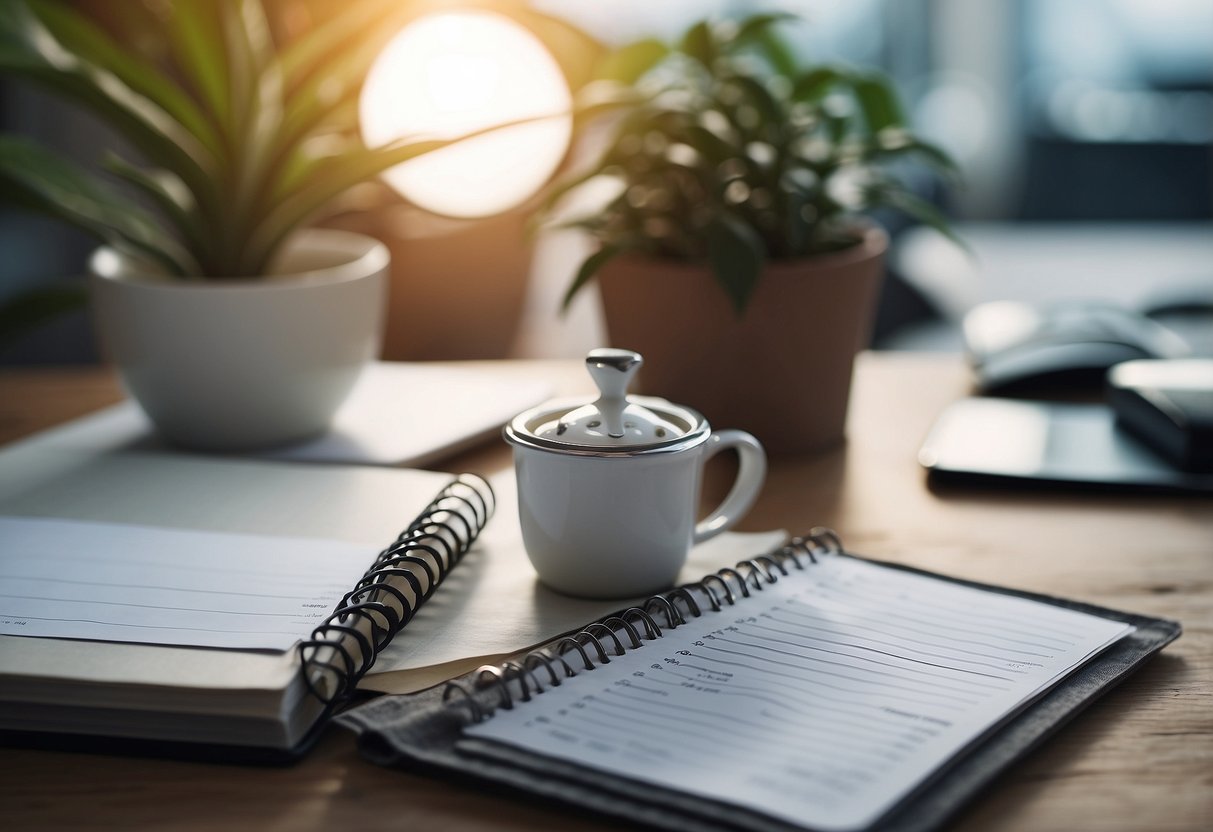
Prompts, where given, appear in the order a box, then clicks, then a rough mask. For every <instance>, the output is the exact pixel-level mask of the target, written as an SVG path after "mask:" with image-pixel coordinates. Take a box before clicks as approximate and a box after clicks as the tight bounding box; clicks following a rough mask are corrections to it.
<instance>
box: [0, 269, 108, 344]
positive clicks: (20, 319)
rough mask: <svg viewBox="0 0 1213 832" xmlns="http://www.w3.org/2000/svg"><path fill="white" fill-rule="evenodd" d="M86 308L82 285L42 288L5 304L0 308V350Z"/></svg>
mask: <svg viewBox="0 0 1213 832" xmlns="http://www.w3.org/2000/svg"><path fill="white" fill-rule="evenodd" d="M87 304H88V289H87V287H85V286H84V284H83V283H72V284H64V285H59V286H42V287H39V288H37V289H31V290H29V291H28V292H22V293H20V294H19V295H17V296H16V297H13V298H10V299H8V300H6V301H5V302H4V303H2V304H0V350H3V349H4V348H6V347H8V346H11V345H12V344H13V343H14V342H15V341H16V340H17V339H18V338H20V337H21V336H22V335H24V334H26V333H27V332H33V331H34V330H35V329H37V328H38V327H40V326H42V325H43V324H46V323H49V322H51V321H53V320H55V319H56V318H58V317H60V316H61V315H64V314H66V313H68V312H74V311H75V310H77V309H82V308H84V307H85V306H86V305H87Z"/></svg>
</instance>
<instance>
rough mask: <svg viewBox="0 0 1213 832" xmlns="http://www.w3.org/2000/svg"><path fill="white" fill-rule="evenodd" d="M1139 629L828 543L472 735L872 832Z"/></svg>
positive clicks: (795, 818)
mask: <svg viewBox="0 0 1213 832" xmlns="http://www.w3.org/2000/svg"><path fill="white" fill-rule="evenodd" d="M1131 630H1132V627H1130V626H1128V625H1124V624H1121V623H1119V622H1114V621H1109V620H1106V619H1103V618H1099V617H1096V616H1091V615H1087V614H1085V613H1079V612H1074V611H1071V610H1066V609H1062V608H1060V607H1055V606H1051V605H1048V604H1042V603H1038V602H1035V601H1031V600H1027V599H1022V598H1014V597H1010V596H1006V595H1001V594H997V593H991V592H986V591H983V590H979V589H973V588H969V587H964V586H960V585H958V584H953V583H950V582H946V581H941V580H938V579H935V578H931V577H927V576H922V575H915V574H911V573H907V572H902V571H900V570H894V569H888V568H884V567H880V566H878V565H875V564H871V563H867V562H864V561H860V560H855V559H851V558H844V557H834V556H828V557H824V558H821V559H819V562H818V563H817V564H815V565H807V566H806V567H805V570H804V571H803V572H800V571H796V570H790V574H789V575H788V576H787V577H784V578H781V579H780V580H779V582H778V583H776V584H773V585H767V586H766V587H765V588H764V589H763V590H762V591H761V592H752V594H751V597H749V598H740V599H738V601H737V604H736V605H735V606H731V607H730V606H725V607H724V609H723V610H722V611H721V612H712V611H710V610H708V611H706V612H704V614H703V615H702V616H701V617H699V618H691V619H689V621H688V623H687V624H685V625H682V626H679V627H677V628H676V629H665V630H664V636H663V637H662V638H659V639H655V640H652V641H645V642H643V644H642V646H641V647H639V648H636V649H634V650H632V651H630V652H629V653H628V654H627V655H626V656H620V657H612V658H611V661H610V663H609V664H604V665H599V666H598V667H596V668H595V669H594V670H593V671H583V672H580V673H579V674H578V675H577V677H575V678H572V679H569V680H567V681H565V682H564V683H563V684H561V685H560V686H559V687H548V688H546V689H545V691H544V692H543V693H542V694H541V695H538V696H536V697H534V698H533V699H532V700H531V701H530V702H526V703H518V704H517V705H516V706H515V707H514V708H512V709H498V710H497V711H496V712H495V714H494V715H493V717H492V718H491V719H488V720H486V721H484V722H482V723H479V724H476V725H473V726H470V727H469V728H468V729H466V733H467V734H468V735H470V736H473V737H480V738H485V739H490V740H494V741H497V742H501V743H506V744H509V745H512V746H518V747H521V748H525V749H528V750H530V751H534V752H538V753H540V754H544V755H549V756H552V757H557V758H561V759H564V760H569V761H573V762H576V763H580V764H582V765H585V766H588V767H591V768H598V769H605V770H609V771H611V772H614V773H616V774H619V775H622V776H625V777H633V778H636V779H639V780H643V781H646V782H650V783H654V784H657V785H661V786H666V787H668V788H670V789H676V790H681V791H684V792H688V793H691V794H697V795H701V796H703V797H705V798H710V799H712V800H720V801H724V802H727V803H733V804H737V805H740V806H743V807H746V808H748V809H752V810H754V811H756V812H761V813H764V814H767V815H770V816H772V817H775V818H779V819H782V820H787V821H790V822H793V823H797V824H801V825H803V826H807V827H813V828H817V829H822V830H855V829H862V828H864V827H866V826H868V825H870V824H872V823H873V822H875V821H876V820H877V819H878V818H879V817H880V816H882V815H883V814H885V813H886V812H887V811H888V810H889V809H891V808H892V807H893V806H894V805H895V804H896V803H897V802H898V801H899V800H900V799H901V798H903V797H905V796H906V795H907V794H908V793H909V792H910V791H911V790H912V789H913V788H914V787H915V786H916V785H917V784H918V783H920V782H921V781H922V780H923V779H924V778H926V777H927V776H928V775H929V774H931V773H932V772H933V771H935V770H936V769H938V768H939V767H940V766H942V765H943V764H944V763H945V762H946V761H948V760H949V759H950V758H952V757H953V756H955V755H956V754H957V753H958V752H960V751H961V750H962V749H964V748H965V747H966V746H968V745H969V744H970V743H972V742H974V741H975V740H976V739H977V738H978V737H979V736H981V735H982V734H983V733H984V732H985V731H986V730H987V729H989V728H990V727H991V726H992V725H994V724H997V723H999V722H1000V721H1001V720H1003V719H1004V718H1006V717H1007V716H1008V715H1010V714H1012V713H1013V712H1014V711H1015V710H1016V709H1017V708H1019V707H1020V706H1022V705H1024V704H1025V703H1027V702H1029V701H1030V700H1032V699H1033V698H1034V697H1035V696H1037V695H1038V694H1040V693H1042V692H1043V691H1044V690H1046V689H1047V688H1049V687H1050V686H1051V685H1053V684H1054V683H1055V682H1057V681H1058V680H1059V679H1061V678H1062V677H1063V676H1065V675H1066V674H1067V673H1068V672H1069V671H1071V670H1073V669H1074V668H1075V667H1077V666H1079V665H1081V664H1082V663H1083V662H1085V661H1086V660H1087V659H1089V658H1091V657H1092V656H1093V655H1095V654H1096V653H1098V652H1099V651H1101V650H1102V649H1104V648H1105V647H1107V646H1108V645H1109V644H1111V643H1112V642H1114V641H1115V640H1117V639H1118V638H1120V637H1122V636H1124V635H1126V634H1127V633H1129V632H1130V631H1131Z"/></svg>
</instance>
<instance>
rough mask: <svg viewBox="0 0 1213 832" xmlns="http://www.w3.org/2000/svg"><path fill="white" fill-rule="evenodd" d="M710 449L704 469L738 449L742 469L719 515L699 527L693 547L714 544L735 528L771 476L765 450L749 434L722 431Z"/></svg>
mask: <svg viewBox="0 0 1213 832" xmlns="http://www.w3.org/2000/svg"><path fill="white" fill-rule="evenodd" d="M707 445H708V447H707V448H706V449H705V451H704V455H703V459H702V460H700V463H699V464H700V465H703V464H704V463H706V462H707V461H708V460H709V459H711V458H712V457H714V456H716V454H718V453H720V452H721V451H724V450H728V449H729V448H736V449H737V455H738V457H739V458H740V460H741V468H740V470H739V471H738V472H737V480H736V482H734V483H733V487H732V488H731V489H729V496H727V497H725V498H724V502H723V503H721V504H720V505H719V506H718V507H717V509H716V510H715V511H713V512H712V513H711V514H709V515H708V516H707V517H706V518H704V519H703V520H701V521H700V522H699V523H697V524H696V525H695V535H694V537H692V538H691V544H692V545H694V544H696V543H702V542H704V541H705V540H710V539H712V538H713V537H715V536H716V535H718V534H720V533H721V532H723V531H726V530H728V529H731V528H733V526H735V525H736V524H737V521H738V520H740V519H741V518H742V517H743V516H745V513H746V512H747V511H749V510H750V506H752V505H754V500H756V499H757V498H758V492H759V491H760V490H761V489H762V481H763V480H764V479H765V478H766V475H767V455H766V452H765V451H763V450H762V445H760V444H759V443H758V440H757V439H755V438H754V437H753V436H751V435H750V434H748V433H746V432H745V431H743V430H718V431H716V432H715V433H713V434H712V435H711V436H710V437H708V441H707Z"/></svg>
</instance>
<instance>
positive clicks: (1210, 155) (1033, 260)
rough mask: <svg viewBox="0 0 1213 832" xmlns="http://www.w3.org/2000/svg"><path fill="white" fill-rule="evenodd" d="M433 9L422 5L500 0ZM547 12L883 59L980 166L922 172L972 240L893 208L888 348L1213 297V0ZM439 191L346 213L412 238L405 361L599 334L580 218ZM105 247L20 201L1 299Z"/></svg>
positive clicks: (535, 352) (634, 3)
mask: <svg viewBox="0 0 1213 832" xmlns="http://www.w3.org/2000/svg"><path fill="white" fill-rule="evenodd" d="M74 5H77V6H79V7H82V8H84V9H86V10H88V11H90V12H92V13H93V14H95V15H96V16H97V17H98V18H99V19H101V20H103V21H105V20H106V18H107V16H111V17H112V11H113V9H114V5H113V4H110V3H106V2H101V1H100V0H95V2H78V3H74ZM119 5H120V4H119ZM413 5H416V6H418V13H419V14H421V13H423V12H425V11H426V10H428V9H429V8H445V9H449V8H451V7H460V6H468V5H473V6H489V7H492V5H493V4H491V3H472V4H467V3H464V4H459V3H451V2H439V3H429V4H424V3H422V4H418V3H414V4H413ZM506 5H509V6H511V7H517V6H519V5H521V4H516V3H511V4H506ZM531 5H533V6H534V7H535V8H537V9H539V10H541V11H544V12H546V13H548V14H551V15H555V16H558V17H563V18H565V19H567V20H568V21H569V22H571V23H573V24H575V25H576V26H579V27H581V28H582V29H584V31H586V32H588V33H591V34H592V35H593V36H594V37H595V38H598V39H601V40H602V41H603V42H604V43H605V44H606V45H608V46H610V45H617V44H622V43H626V42H629V41H631V40H635V39H637V38H641V37H645V36H650V35H655V36H658V37H662V38H672V37H674V36H676V35H677V34H679V33H680V32H681V31H682V30H684V29H685V28H686V26H687V25H688V24H689V23H690V22H692V21H693V20H695V19H697V18H699V17H702V16H704V15H708V14H714V15H720V16H722V17H728V16H741V15H745V14H750V13H753V12H755V11H757V10H763V9H780V10H789V11H793V12H796V13H798V14H800V15H802V16H803V21H802V22H797V23H794V24H791V25H789V27H788V28H787V34H788V40H789V42H790V43H791V44H792V45H793V46H794V48H795V51H796V53H797V54H798V56H800V57H802V58H804V59H806V60H818V59H831V60H840V61H844V62H848V63H854V64H856V65H862V66H875V67H880V68H882V69H883V70H884V71H886V72H887V73H888V74H889V75H890V76H891V77H892V78H893V79H894V80H895V82H896V84H897V86H898V88H899V90H900V92H901V94H902V96H903V98H904V101H905V102H906V104H907V108H908V110H909V113H910V115H911V119H912V122H913V124H914V126H915V128H916V129H917V131H918V132H919V133H921V134H922V135H923V136H924V137H925V138H927V139H929V140H931V141H933V142H935V143H937V144H938V145H940V146H942V147H943V148H945V149H947V150H948V151H949V152H950V153H951V154H952V155H953V156H954V158H955V159H956V160H957V161H958V163H959V164H960V166H961V168H962V169H963V172H964V183H963V185H962V186H960V187H955V188H951V189H947V190H944V189H941V188H940V186H938V185H937V184H936V183H934V182H933V181H927V180H924V181H923V182H922V183H921V186H920V190H921V193H922V195H923V196H925V197H927V198H929V199H931V200H933V201H934V202H936V203H937V204H938V205H939V206H940V207H941V208H942V209H943V210H944V211H945V212H946V213H947V214H948V215H949V216H950V217H952V218H953V221H954V222H955V223H956V230H957V233H958V234H959V236H961V237H962V238H964V239H965V240H966V241H967V243H968V245H969V246H970V249H971V251H970V252H964V251H961V250H960V249H958V248H957V247H955V246H954V245H953V244H951V243H949V242H947V241H946V240H944V239H943V238H942V237H940V236H938V235H937V234H935V233H934V232H931V231H929V230H925V229H921V228H916V227H913V226H912V225H910V224H907V222H906V221H905V220H904V219H897V218H892V217H889V218H882V219H884V220H885V222H886V225H887V226H888V227H889V228H890V231H892V232H893V234H894V245H893V249H892V254H891V259H890V263H889V272H890V274H889V280H888V281H887V283H886V286H885V290H884V295H883V297H882V300H881V304H880V308H879V313H878V317H877V323H876V327H875V331H874V335H873V346H874V347H876V348H878V349H920V350H921V349H926V350H958V349H960V347H961V341H960V335H959V331H960V330H959V323H960V320H961V318H962V317H963V315H964V314H965V313H966V312H967V311H968V310H970V309H971V308H972V307H973V306H975V305H976V304H978V303H980V302H982V301H985V300H994V299H1012V300H1025V301H1028V302H1032V303H1041V302H1047V301H1051V300H1057V299H1065V298H1082V299H1096V298H1098V299H1103V300H1107V301H1110V302H1114V303H1117V304H1121V305H1124V306H1127V307H1130V308H1133V309H1138V310H1159V309H1162V310H1168V309H1169V310H1176V309H1178V310H1181V311H1182V310H1184V309H1188V308H1193V307H1197V306H1201V305H1202V304H1208V303H1213V0H984V2H981V3H973V2H966V1H965V0H847V2H841V0H835V1H834V2H828V1H827V0H796V1H795V2H782V3H760V2H741V1H740V0H732V1H731V2H730V0H694V2H692V1H691V0H660V2H652V0H612V2H610V3H576V2H571V0H565V2H558V0H549V1H547V2H544V0H534V2H533V3H532V4H531ZM266 6H267V9H268V10H269V11H270V13H271V17H272V19H273V21H274V23H275V26H276V35H277V36H279V37H282V38H289V37H291V36H292V33H293V32H297V31H299V30H300V29H305V28H306V27H309V26H320V25H325V22H326V20H327V19H328V17H329V16H330V15H331V14H332V13H333V12H334V10H336V9H337V8H338V4H332V3H327V2H322V0H269V2H267V3H266ZM112 22H113V21H110V23H111V24H112ZM278 30H280V31H278ZM131 36H132V37H135V36H138V37H152V38H154V37H155V32H154V31H152V32H148V31H144V32H141V33H136V34H132V35H131ZM547 45H548V46H549V47H551V48H552V51H553V54H554V55H555V58H556V61H557V62H558V63H559V65H560V68H561V70H562V71H563V72H564V74H565V76H566V81H568V83H569V84H570V86H573V87H575V86H576V85H577V84H578V83H579V82H580V81H581V80H584V77H583V76H584V73H585V71H586V68H585V66H584V63H585V61H586V60H587V58H586V56H585V55H579V54H577V49H576V47H572V48H567V49H566V50H565V51H564V52H563V53H562V51H561V49H560V44H555V45H553V44H551V43H548V44H547ZM564 46H565V47H568V44H565V45H564ZM0 127H2V128H3V129H4V130H7V131H13V132H18V133H22V134H25V135H28V136H32V137H34V138H36V139H37V140H39V141H40V142H42V143H44V144H45V145H46V146H48V147H51V148H54V149H57V150H59V151H62V152H65V153H68V154H70V155H72V156H74V157H76V158H79V159H84V160H93V159H97V158H99V157H100V155H101V153H102V152H103V150H104V149H105V148H107V147H109V146H112V145H113V143H114V139H113V137H112V136H109V135H107V134H106V133H105V131H103V130H102V129H100V128H99V127H98V126H97V125H96V124H95V123H94V122H93V121H92V120H91V119H89V118H88V117H87V116H85V115H83V114H81V113H79V112H77V111H74V110H71V109H68V108H67V107H66V106H64V105H60V104H58V103H57V102H55V101H53V100H52V99H50V98H49V97H46V96H43V95H41V94H40V93H38V92H36V91H33V90H30V89H29V88H27V87H24V86H20V85H16V84H11V83H8V82H3V81H0ZM557 155H559V153H558V152H557ZM550 161H551V164H550V165H548V166H547V167H546V168H545V167H544V166H543V165H540V166H539V167H540V169H541V172H542V174H543V175H547V173H548V172H550V171H551V170H555V169H556V167H557V166H558V165H559V164H561V163H562V161H563V160H562V159H560V158H554V159H552V160H550ZM423 202H424V199H418V200H413V201H409V200H406V199H404V198H403V197H401V196H399V195H398V193H397V192H396V191H393V190H391V189H388V188H386V187H383V188H378V189H376V188H364V189H359V190H358V192H356V193H351V194H350V195H349V196H348V197H347V200H346V202H345V204H344V206H343V210H340V211H338V212H337V213H336V214H335V215H334V216H333V217H329V218H327V219H326V222H327V223H328V224H331V225H335V226H338V227H350V228H355V229H357V230H364V231H367V232H368V233H372V234H375V235H377V236H380V237H381V238H382V237H386V238H390V239H393V240H396V241H397V242H398V245H394V246H393V255H394V269H395V270H396V271H397V272H400V273H401V274H400V275H398V281H399V280H406V279H407V280H410V281H411V282H409V283H406V284H404V288H398V289H397V290H396V291H398V294H399V304H403V305H404V306H406V307H407V311H405V310H400V311H398V312H397V313H395V314H397V315H398V316H399V317H400V319H401V320H403V317H404V316H405V315H407V316H409V317H410V318H412V319H413V320H414V321H418V320H420V321H422V322H421V323H415V324H414V325H413V326H412V327H411V328H410V329H411V330H412V331H410V333H407V334H404V335H402V334H400V333H399V332H396V333H395V335H394V336H393V334H389V344H388V350H387V357H389V358H399V359H437V358H493V357H565V356H577V355H580V354H582V353H583V352H584V350H585V349H587V348H589V347H592V346H596V345H598V342H599V340H600V338H601V332H602V329H601V322H600V310H599V308H598V306H597V299H596V298H595V296H594V293H593V292H586V293H583V294H582V296H580V297H579V299H578V300H577V302H576V303H575V304H574V305H573V307H572V308H571V309H570V310H569V311H568V312H567V314H564V315H561V314H560V312H559V301H560V297H561V295H562V293H563V291H564V288H565V287H566V285H567V283H568V279H569V275H570V273H571V271H572V270H573V269H575V268H576V266H577V264H578V263H579V262H580V259H581V257H582V256H583V255H584V252H585V248H584V247H585V245H586V243H585V241H584V240H581V239H580V238H578V237H577V236H576V235H575V234H573V233H571V232H559V233H550V234H544V235H541V236H540V237H539V238H537V239H535V240H533V241H531V240H530V238H527V237H525V218H526V214H527V211H528V210H529V209H528V203H526V201H525V200H523V202H522V203H521V204H520V205H518V206H515V207H512V208H509V209H508V210H507V209H502V210H495V213H493V214H492V215H489V216H475V214H477V210H476V209H475V208H474V207H473V208H472V209H469V211H468V212H467V213H469V214H471V216H458V214H459V211H458V209H455V210H453V211H452V210H451V209H450V207H449V206H445V207H442V208H441V212H442V213H438V211H436V210H427V209H426V207H425V206H424V205H423V204H421V203H423ZM469 241H474V242H475V243H476V244H475V245H474V246H471V247H472V248H475V249H477V251H475V252H470V251H469V250H468V249H469ZM92 246H93V243H92V241H91V240H89V239H87V238H85V237H84V236H83V235H80V234H78V233H76V232H73V231H70V230H67V229H65V228H63V227H62V226H60V225H59V224H57V223H55V222H53V221H51V220H46V219H41V218H38V217H32V216H29V215H26V214H23V213H20V212H18V211H15V210H14V209H12V208H11V207H8V206H0V250H2V251H3V252H4V257H3V259H2V260H0V301H3V300H4V299H6V298H9V297H12V296H14V295H16V294H17V293H19V292H21V291H22V290H24V289H26V288H28V287H31V286H34V285H40V284H46V283H47V282H49V281H56V280H67V281H71V280H78V279H79V275H81V274H82V273H83V272H84V270H85V262H86V259H87V255H88V252H89V250H90V249H91V248H92ZM515 252H517V253H518V256H514V253H515ZM406 273H407V274H406ZM476 278H479V279H476ZM398 285H399V284H398ZM439 285H441V286H442V287H443V288H445V289H447V290H448V292H447V294H448V295H450V291H449V290H450V289H451V288H452V287H454V289H455V291H454V295H453V296H447V297H439V296H438V295H437V294H435V293H434V292H433V291H432V290H433V289H434V288H435V287H436V286H439ZM393 302H394V303H397V301H395V300H394V301H393ZM399 304H398V305H399ZM425 322H429V324H431V326H430V327H429V329H427V324H426V323H425ZM394 329H396V330H399V329H400V327H398V326H397V327H394ZM1209 329H1210V330H1211V331H1213V327H1210V328H1209ZM1194 337H1197V338H1199V337H1200V335H1199V334H1197V335H1196V336H1194ZM1209 337H1213V335H1211V336H1209ZM96 360H97V354H96V348H95V346H94V344H93V337H92V333H91V330H90V326H89V322H88V320H87V315H86V314H85V313H84V312H82V311H78V312H73V313H70V314H67V315H64V316H61V317H59V318H57V319H56V320H53V321H51V322H50V323H48V324H46V325H45V326H42V327H40V328H38V329H36V330H34V331H31V332H27V333H25V334H23V335H22V336H21V337H20V338H19V339H18V340H16V341H15V342H13V343H9V344H7V345H6V346H5V347H4V349H3V351H2V352H0V363H5V364H39V363H40V364H50V363H76V362H92V361H96Z"/></svg>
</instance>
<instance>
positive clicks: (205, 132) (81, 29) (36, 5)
mask: <svg viewBox="0 0 1213 832" xmlns="http://www.w3.org/2000/svg"><path fill="white" fill-rule="evenodd" d="M29 7H30V10H31V11H33V13H34V14H35V15H37V17H38V19H39V20H40V21H41V22H42V24H43V25H44V26H46V28H47V29H48V30H49V31H50V32H51V34H52V35H54V37H55V38H56V40H58V41H59V43H60V44H62V45H63V46H64V47H65V48H66V49H68V50H69V51H70V52H73V53H75V54H76V55H79V56H80V57H81V58H83V59H84V60H86V61H88V62H90V63H92V64H95V65H96V66H98V67H102V68H104V69H106V70H108V71H109V72H112V73H113V74H114V76H115V77H117V78H118V79H119V80H120V81H122V83H124V84H126V85H127V86H128V87H130V89H131V90H132V91H133V92H135V93H137V94H139V95H142V96H144V97H145V98H148V99H150V100H152V101H154V102H156V103H157V104H158V105H160V106H161V107H163V108H164V110H165V112H167V113H168V114H169V115H170V116H172V117H173V118H174V119H175V120H177V121H178V122H179V123H180V124H181V125H182V126H183V127H185V128H186V129H187V130H189V131H190V133H192V134H193V135H194V136H195V137H196V138H197V139H198V140H199V141H200V142H202V143H203V144H204V145H206V147H207V149H208V150H209V151H210V152H211V153H212V154H217V153H219V152H220V151H221V146H220V142H219V136H218V133H217V132H216V131H215V126H214V124H213V123H212V122H210V121H208V120H207V118H206V116H205V115H204V114H203V112H202V111H201V110H200V109H199V108H198V105H197V104H195V103H194V101H193V99H191V98H190V96H189V94H188V93H186V92H185V91H184V90H183V89H181V88H180V87H178V86H177V85H176V84H174V83H173V82H172V81H170V80H169V79H168V78H167V77H166V76H165V75H164V73H163V72H161V71H160V68H159V67H157V66H155V65H154V64H153V63H151V62H149V61H146V60H144V59H142V58H141V57H140V56H139V54H138V53H137V52H134V51H132V50H131V49H129V48H126V47H123V46H121V45H119V44H118V43H116V42H115V41H114V39H113V38H112V37H110V36H109V34H108V33H106V32H105V31H104V30H102V29H101V28H100V27H98V26H96V25H95V24H93V23H92V21H90V20H89V19H88V18H86V17H85V16H84V15H82V14H80V13H78V12H76V11H75V10H74V9H73V8H72V7H71V6H69V5H66V4H64V3H62V2H48V0H31V2H30V4H29Z"/></svg>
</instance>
